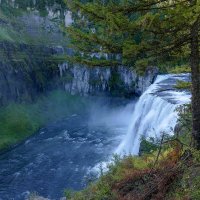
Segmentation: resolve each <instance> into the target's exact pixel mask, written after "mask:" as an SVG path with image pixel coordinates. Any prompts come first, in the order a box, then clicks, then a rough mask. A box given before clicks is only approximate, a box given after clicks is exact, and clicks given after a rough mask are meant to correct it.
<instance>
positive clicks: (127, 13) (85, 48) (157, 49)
mask: <svg viewBox="0 0 200 200" xmlns="http://www.w3.org/2000/svg"><path fill="white" fill-rule="evenodd" d="M66 3H67V5H68V6H69V8H70V9H71V10H72V11H73V16H74V20H75V22H74V23H73V24H72V26H70V27H68V28H67V32H68V34H69V36H70V38H71V46H72V48H74V50H75V52H76V53H77V54H79V55H82V56H80V57H79V59H78V60H77V59H76V57H72V58H71V61H75V62H82V61H83V60H84V62H85V63H86V61H87V60H89V61H90V63H91V59H92V58H91V57H90V55H91V54H92V53H98V54H99V55H101V54H102V53H107V54H109V55H121V58H122V59H118V57H117V56H113V57H112V59H108V64H107V66H110V65H109V62H110V63H113V60H117V61H118V62H117V63H119V64H124V65H128V66H134V67H136V69H137V71H138V72H139V73H140V74H143V73H144V71H145V69H146V67H147V66H146V65H148V64H151V65H154V66H155V65H158V64H160V63H161V62H162V63H165V62H166V61H169V60H170V61H171V62H176V63H183V62H184V63H185V62H188V57H189V55H190V46H189V43H190V28H189V27H190V26H189V25H188V24H190V25H191V24H193V23H194V21H195V20H197V19H198V15H197V11H199V7H200V6H199V4H198V3H194V4H193V3H187V2H185V1H184V2H182V0H178V1H176V2H175V1H164V2H160V1H154V0H151V1H134V2H131V1H124V0H122V1H79V0H74V1H66ZM194 13H195V14H194ZM180 19H181V20H180ZM169 21H170V23H169ZM101 59H102V58H100V59H99V60H101ZM99 63H100V64H101V62H100V61H99Z"/></svg>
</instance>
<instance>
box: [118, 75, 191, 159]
mask: <svg viewBox="0 0 200 200" xmlns="http://www.w3.org/2000/svg"><path fill="white" fill-rule="evenodd" d="M189 78H190V75H189V74H181V75H159V76H158V77H157V79H156V81H155V82H154V84H152V85H151V86H150V87H149V88H148V89H147V90H146V92H144V93H143V95H142V96H141V97H140V99H139V100H138V102H137V104H136V106H135V109H134V111H133V114H132V120H131V124H130V126H129V128H128V132H127V135H126V136H125V138H124V140H123V141H122V142H121V144H120V145H119V147H118V148H117V150H116V152H115V153H117V154H120V155H122V154H126V155H127V154H132V155H138V153H139V148H140V139H141V137H142V136H144V137H145V138H150V137H153V138H159V137H160V136H161V135H162V134H163V133H167V134H171V135H172V134H173V129H174V127H175V125H176V122H177V111H176V108H177V107H178V106H179V105H182V104H185V103H189V102H190V97H191V95H190V93H189V92H186V91H178V90H176V89H175V88H174V85H175V84H176V81H177V80H188V79H189Z"/></svg>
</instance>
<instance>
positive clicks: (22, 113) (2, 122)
mask: <svg viewBox="0 0 200 200" xmlns="http://www.w3.org/2000/svg"><path fill="white" fill-rule="evenodd" d="M85 104H86V100H85V99H82V98H80V97H78V96H71V95H69V94H67V93H65V92H63V91H53V92H50V93H49V94H48V95H47V96H42V97H40V98H38V99H37V101H36V102H35V103H33V104H26V103H22V104H17V103H11V104H10V105H8V106H7V107H3V108H1V109H0V150H2V149H6V148H9V147H10V146H12V145H15V144H17V143H19V142H21V141H23V140H24V139H25V138H27V137H29V136H30V135H32V134H34V133H35V132H36V131H37V130H38V129H39V128H40V127H41V126H44V125H45V124H46V123H48V122H51V121H52V120H56V119H58V118H62V117H65V116H67V115H70V114H71V113H73V112H78V111H79V110H81V108H82V109H83V108H84V106H85Z"/></svg>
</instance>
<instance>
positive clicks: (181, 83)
mask: <svg viewBox="0 0 200 200" xmlns="http://www.w3.org/2000/svg"><path fill="white" fill-rule="evenodd" d="M191 86H192V83H191V82H186V81H177V83H176V85H175V88H176V89H180V90H186V89H187V90H190V89H191Z"/></svg>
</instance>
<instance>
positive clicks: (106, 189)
mask: <svg viewBox="0 0 200 200" xmlns="http://www.w3.org/2000/svg"><path fill="white" fill-rule="evenodd" d="M178 124H179V128H178V129H176V133H175V135H174V136H171V137H166V138H165V137H164V138H163V139H162V142H161V141H160V142H158V143H157V144H156V146H155V143H154V142H147V141H146V142H145V143H146V144H145V146H146V145H147V147H148V148H146V149H145V150H143V152H142V155H141V156H140V157H138V156H124V157H122V158H120V157H118V156H115V157H114V159H113V162H112V163H111V164H109V165H108V171H107V172H105V173H103V174H102V175H101V177H100V178H99V179H98V180H97V181H96V182H93V183H91V184H90V185H89V186H88V187H87V188H86V189H85V190H83V191H80V192H74V191H71V190H66V192H65V195H66V198H67V199H68V200H92V199H96V200H102V199H109V200H118V199H122V200H128V199H131V200H138V199H141V200H142V199H167V200H175V199H176V200H182V199H192V200H198V199H200V194H199V191H200V182H199V180H200V174H199V166H200V159H199V153H200V152H199V151H197V150H195V149H193V148H192V147H191V145H190V144H191V139H192V138H191V127H192V126H191V125H192V123H191V108H190V106H183V107H181V108H180V109H179V120H178Z"/></svg>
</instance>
